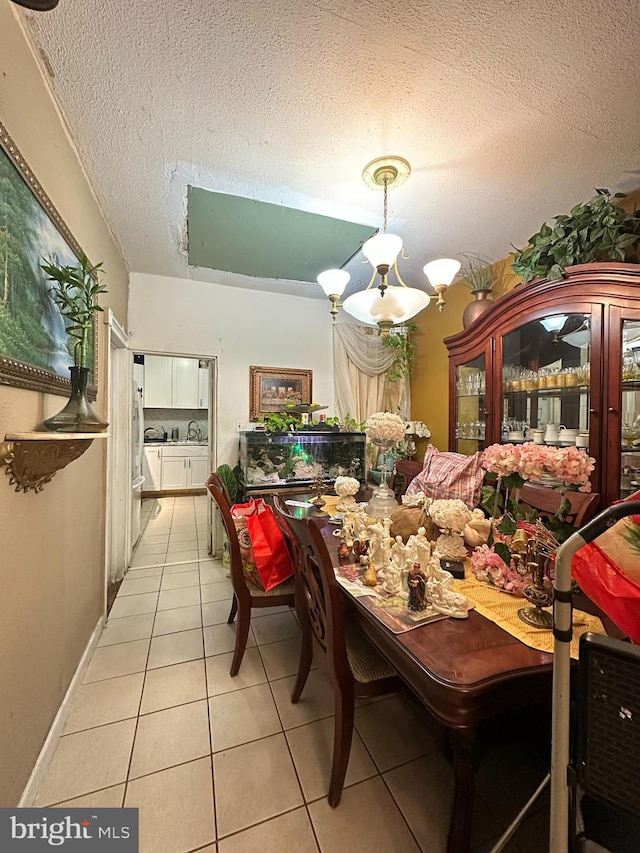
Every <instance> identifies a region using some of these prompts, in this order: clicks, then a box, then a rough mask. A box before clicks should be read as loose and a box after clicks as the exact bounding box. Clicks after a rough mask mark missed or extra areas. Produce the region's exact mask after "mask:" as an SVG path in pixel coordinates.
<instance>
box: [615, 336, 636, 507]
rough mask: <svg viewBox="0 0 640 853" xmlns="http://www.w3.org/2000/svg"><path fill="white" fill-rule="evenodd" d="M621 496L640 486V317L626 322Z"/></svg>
mask: <svg viewBox="0 0 640 853" xmlns="http://www.w3.org/2000/svg"><path fill="white" fill-rule="evenodd" d="M620 420H621V435H620V449H621V460H620V497H621V498H625V497H627V496H628V495H630V494H632V492H636V491H638V489H640V320H623V322H622V408H621V411H620Z"/></svg>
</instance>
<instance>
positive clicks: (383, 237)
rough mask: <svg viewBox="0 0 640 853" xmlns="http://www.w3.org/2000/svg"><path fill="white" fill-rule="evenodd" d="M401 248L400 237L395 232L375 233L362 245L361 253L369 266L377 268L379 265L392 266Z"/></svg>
mask: <svg viewBox="0 0 640 853" xmlns="http://www.w3.org/2000/svg"><path fill="white" fill-rule="evenodd" d="M401 249H402V237H398V236H397V234H376V235H375V237H371V239H370V240H367V242H366V243H365V244H364V245H363V247H362V253H363V254H364V256H365V258H366V259H367V260H368V261H369V263H370V264H371V266H373V267H375V268H376V269H378V267H379V266H386V267H392V266H393V265H394V264H395V262H396V258H397V257H398V255H399V253H400V250H401Z"/></svg>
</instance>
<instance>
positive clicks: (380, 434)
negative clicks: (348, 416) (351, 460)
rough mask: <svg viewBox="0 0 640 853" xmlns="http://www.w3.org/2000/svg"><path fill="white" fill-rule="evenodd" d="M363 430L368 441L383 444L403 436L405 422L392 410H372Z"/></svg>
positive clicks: (398, 439) (393, 441) (392, 442)
mask: <svg viewBox="0 0 640 853" xmlns="http://www.w3.org/2000/svg"><path fill="white" fill-rule="evenodd" d="M365 430H366V433H367V436H368V438H369V440H370V441H373V442H374V444H381V445H382V446H385V445H386V444H387V443H389V444H395V443H396V442H397V441H401V440H402V439H403V438H404V434H405V423H404V421H403V420H402V418H401V417H400V416H399V415H394V414H393V413H392V412H374V414H373V415H369V417H368V418H367V421H366V423H365Z"/></svg>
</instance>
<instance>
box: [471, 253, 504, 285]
mask: <svg viewBox="0 0 640 853" xmlns="http://www.w3.org/2000/svg"><path fill="white" fill-rule="evenodd" d="M461 254H462V257H463V258H465V259H466V264H465V265H464V266H463V268H462V272H461V275H462V278H461V281H462V283H463V284H465V285H466V286H467V287H468V288H469V290H470V291H471V292H472V293H477V292H479V291H481V290H488V291H489V292H492V291H493V289H494V288H497V287H498V285H499V284H501V283H502V282H503V281H504V279H505V278H506V274H505V273H499V272H497V271H496V266H495V264H493V263H492V262H491V261H489V260H487V258H483V257H482V255H478V254H477V253H475V252H461Z"/></svg>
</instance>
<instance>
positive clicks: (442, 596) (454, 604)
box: [426, 573, 471, 619]
mask: <svg viewBox="0 0 640 853" xmlns="http://www.w3.org/2000/svg"><path fill="white" fill-rule="evenodd" d="M447 574H448V573H447ZM426 594H427V597H428V598H429V600H430V601H431V605H432V606H433V609H434V610H437V611H438V613H442V615H443V616H452V617H453V618H454V619H466V618H467V617H468V616H469V608H470V606H471V605H470V604H469V602H468V601H467V599H466V598H465V597H464V595H462V594H461V593H459V592H454V591H453V590H452V589H449V588H448V587H446V586H445V585H444V584H443V583H441V582H440V581H437V580H435V579H434V578H429V580H428V581H427V593H426Z"/></svg>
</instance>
